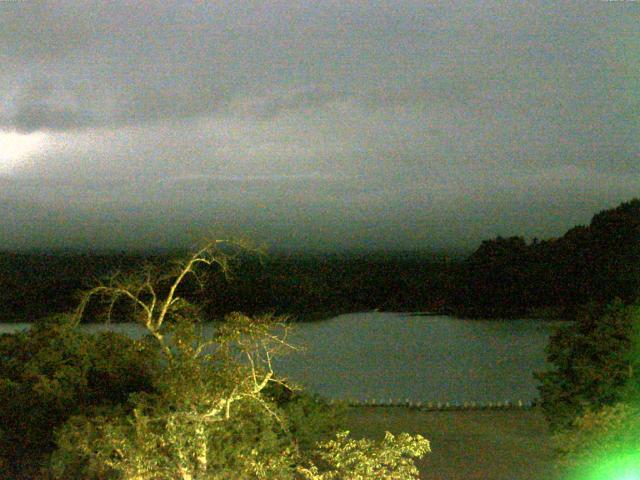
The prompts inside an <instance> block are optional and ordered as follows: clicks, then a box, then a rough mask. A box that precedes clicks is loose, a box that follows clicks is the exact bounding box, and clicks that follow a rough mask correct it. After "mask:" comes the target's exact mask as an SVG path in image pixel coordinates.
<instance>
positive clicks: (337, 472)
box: [298, 431, 431, 480]
mask: <svg viewBox="0 0 640 480" xmlns="http://www.w3.org/2000/svg"><path fill="white" fill-rule="evenodd" d="M429 451H431V450H430V446H429V441H428V440H426V439H425V438H423V437H422V436H420V435H416V436H414V437H412V436H411V435H409V434H406V433H403V434H400V435H399V436H398V437H395V436H394V435H392V434H391V433H389V432H387V434H386V435H385V438H384V440H382V442H373V441H371V440H368V439H361V440H353V439H350V438H349V432H348V431H344V432H340V433H338V434H337V435H336V438H335V439H333V440H329V441H327V442H324V443H322V444H320V446H319V450H318V453H317V456H318V457H319V459H320V462H322V464H323V465H324V466H325V468H324V471H320V469H318V467H317V466H315V465H311V466H310V467H309V468H305V467H298V472H299V473H301V474H302V475H303V478H304V479H305V480H367V479H374V478H376V479H380V480H405V479H410V478H418V474H419V472H418V469H417V468H416V466H415V464H414V462H413V460H414V459H419V458H421V457H422V456H424V455H425V454H426V453H428V452H429Z"/></svg>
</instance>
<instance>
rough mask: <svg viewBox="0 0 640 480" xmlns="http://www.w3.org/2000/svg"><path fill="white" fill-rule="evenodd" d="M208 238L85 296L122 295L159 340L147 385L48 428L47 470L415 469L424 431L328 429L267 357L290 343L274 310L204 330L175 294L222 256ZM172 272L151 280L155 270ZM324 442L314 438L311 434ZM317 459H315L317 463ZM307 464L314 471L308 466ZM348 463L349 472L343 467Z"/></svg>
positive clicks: (155, 473) (175, 474) (284, 475)
mask: <svg viewBox="0 0 640 480" xmlns="http://www.w3.org/2000/svg"><path fill="white" fill-rule="evenodd" d="M216 245H217V244H211V245H209V246H206V247H205V248H204V249H202V250H200V251H198V252H196V254H194V255H193V256H192V257H191V258H190V259H188V260H186V261H185V262H183V263H181V264H178V266H177V268H176V269H175V270H174V271H173V272H170V273H169V274H168V275H166V276H158V277H153V276H152V275H150V273H149V271H148V270H145V271H143V272H141V274H140V276H137V277H136V276H135V275H133V276H127V277H122V276H115V277H112V278H110V279H109V281H108V282H107V283H104V284H101V285H98V286H97V287H95V288H93V289H92V290H90V291H89V292H88V293H87V295H86V297H85V298H84V299H83V301H82V303H81V304H80V307H79V309H78V311H77V319H78V320H79V319H80V318H81V317H82V315H83V313H84V312H85V311H86V308H87V307H88V306H89V304H90V302H91V300H92V298H94V297H99V298H102V299H103V300H106V304H107V305H108V309H109V310H111V308H112V307H113V306H114V305H115V302H116V301H118V300H119V299H125V300H128V301H130V302H131V303H132V304H133V305H134V306H135V309H134V310H133V312H134V313H135V314H136V315H135V317H134V318H136V319H137V321H138V322H139V323H141V324H142V325H144V327H145V328H146V329H147V330H148V331H149V333H150V334H151V337H152V338H153V340H154V342H155V343H156V344H157V345H158V348H157V349H156V350H155V353H156V355H157V361H156V362H155V364H154V365H155V369H154V372H153V378H152V380H153V382H152V387H153V388H152V389H150V390H149V391H139V392H135V393H132V394H131V395H130V396H129V398H128V401H127V403H126V404H125V405H121V406H116V407H115V408H112V409H103V410H100V411H98V410H95V411H94V412H91V413H90V414H84V413H81V414H80V415H76V416H73V417H71V418H70V419H69V420H68V421H67V422H66V423H65V424H64V425H63V426H62V427H61V428H59V429H58V431H57V434H56V444H57V447H58V448H57V449H56V451H55V452H54V453H53V455H52V456H51V463H50V464H51V468H50V470H49V473H50V475H51V477H52V478H54V479H74V478H78V479H80V478H82V479H87V480H116V479H117V480H163V479H166V480H174V479H182V480H195V479H220V480H222V479H273V478H278V479H283V480H286V479H297V478H318V479H324V478H327V479H328V478H354V479H374V478H375V479H378V478H389V479H391V478H407V479H409V478H415V477H416V475H417V469H416V468H415V466H414V465H413V459H415V458H419V457H421V456H422V455H424V454H425V453H426V452H427V451H428V442H427V441H426V440H424V439H422V438H421V437H415V438H413V437H410V436H409V435H402V436H400V437H399V438H398V439H395V438H394V437H393V436H389V435H388V436H387V438H385V440H384V441H383V442H381V443H376V442H370V441H366V440H363V441H358V442H354V441H351V440H349V439H347V437H346V434H340V435H338V437H337V438H336V440H335V441H331V440H328V438H329V435H330V433H333V431H334V423H335V416H333V415H332V413H333V412H332V411H331V409H329V408H328V407H327V406H322V405H321V404H320V403H319V402H317V401H316V400H314V399H313V398H311V397H308V396H304V395H300V394H297V392H296V391H295V388H294V387H292V386H291V385H289V384H288V383H287V382H286V381H285V380H284V379H282V378H279V377H278V376H277V375H276V373H275V372H274V370H273V368H272V358H273V356H274V355H277V354H280V353H281V352H282V351H283V350H286V349H288V348H292V347H291V346H290V345H289V344H288V343H287V340H286V339H287V331H288V327H287V325H286V324H284V323H283V322H282V321H281V319H280V318H277V317H273V316H269V315H267V316H262V317H257V318H249V317H247V316H245V315H242V314H238V313H236V314H232V315H229V316H227V317H226V319H225V321H224V322H222V323H221V324H219V325H217V328H215V329H214V330H213V333H212V335H211V337H210V338H208V337H205V336H204V330H203V329H201V328H200V325H201V324H200V321H199V318H198V316H197V314H198V312H199V310H198V309H197V308H193V306H192V305H191V304H190V303H189V302H188V301H187V300H186V299H185V298H184V297H182V296H180V291H181V290H180V288H179V287H180V286H181V283H182V281H183V280H184V279H186V278H187V277H188V276H193V277H195V278H196V279H197V278H199V276H198V272H196V269H195V268H196V266H198V265H209V266H210V265H214V264H217V265H219V266H220V267H221V268H222V269H223V270H224V269H225V267H226V257H225V254H224V253H221V252H219V251H218V250H217V249H216V248H215V247H216ZM159 279H162V281H168V284H167V288H164V289H161V288H159V285H158V281H160V280H159ZM318 441H320V442H321V443H320V444H319V446H317V442H318ZM314 461H320V462H321V463H320V466H319V467H318V466H316V465H315V463H314ZM309 475H313V476H312V477H309ZM345 475H346V476H345Z"/></svg>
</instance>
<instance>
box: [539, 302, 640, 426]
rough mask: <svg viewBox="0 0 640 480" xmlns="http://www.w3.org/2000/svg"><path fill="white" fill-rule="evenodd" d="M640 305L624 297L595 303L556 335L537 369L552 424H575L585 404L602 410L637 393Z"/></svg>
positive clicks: (586, 406) (547, 414)
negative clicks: (545, 364)
mask: <svg viewBox="0 0 640 480" xmlns="http://www.w3.org/2000/svg"><path fill="white" fill-rule="evenodd" d="M639 324H640V309H639V308H638V307H633V306H626V305H624V304H623V303H622V302H620V301H616V302H613V303H612V304H611V305H609V306H607V307H605V308H603V307H598V306H594V305H592V306H591V307H590V308H587V309H584V310H583V311H582V312H581V314H580V315H579V316H578V319H577V320H576V321H575V322H574V323H572V324H570V325H566V326H563V327H561V328H560V329H559V330H558V331H557V332H556V333H555V334H554V335H552V337H551V339H550V342H549V345H548V347H547V359H548V360H549V362H550V363H551V364H553V367H554V368H553V369H552V370H549V371H546V372H542V373H537V374H536V377H537V378H538V379H539V380H540V382H541V385H540V387H539V391H540V396H541V400H542V408H543V410H544V412H545V415H546V417H547V420H548V421H549V424H550V425H551V427H552V428H553V429H556V430H557V429H563V428H568V427H570V426H571V424H572V422H573V420H574V419H575V418H577V417H579V416H580V415H582V414H583V413H584V412H585V411H587V409H591V410H598V409H599V408H601V407H603V406H605V405H613V404H614V403H616V402H618V401H620V400H623V399H625V398H628V397H629V396H632V395H634V393H632V392H633V391H637V385H638V383H639V377H638V374H639V372H640V371H639V370H638V368H634V366H635V365H637V362H638V355H637V353H638V352H637V342H636V338H637V335H636V332H637V327H638V325H639Z"/></svg>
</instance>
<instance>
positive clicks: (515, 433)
mask: <svg viewBox="0 0 640 480" xmlns="http://www.w3.org/2000/svg"><path fill="white" fill-rule="evenodd" d="M347 427H348V428H349V430H351V432H352V433H353V435H354V436H356V437H369V438H381V437H382V436H383V435H384V432H385V431H386V430H388V431H390V432H392V433H394V434H396V433H401V432H409V433H412V434H417V433H419V434H421V435H423V436H425V437H426V438H428V439H429V440H430V441H431V449H432V452H431V453H430V454H428V455H427V456H426V457H425V458H424V459H423V460H422V461H420V462H419V466H420V472H421V477H420V478H422V479H423V480H427V479H428V480H432V479H433V480H556V479H557V476H555V475H554V469H553V452H552V449H551V446H550V440H551V436H550V434H549V431H548V429H547V427H546V424H545V421H544V418H543V417H542V413H541V412H540V411H539V410H537V409H533V410H466V411H422V410H416V409H409V408H402V407H400V408H399V407H392V408H385V407H350V408H349V409H348V415H347Z"/></svg>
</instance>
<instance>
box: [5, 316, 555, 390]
mask: <svg viewBox="0 0 640 480" xmlns="http://www.w3.org/2000/svg"><path fill="white" fill-rule="evenodd" d="M559 324H560V322H545V321H539V320H511V321H498V320H466V319H457V318H452V317H447V316H412V315H411V314H407V313H382V312H366V313H354V314H348V315H340V316H338V317H335V318H332V319H330V320H325V321H319V322H313V323H300V324H296V325H295V328H294V331H293V332H292V334H291V337H290V338H291V343H293V344H295V345H297V346H300V347H302V348H303V349H304V351H300V352H292V353H290V354H288V355H287V356H286V357H282V358H280V359H278V360H277V361H275V362H274V364H275V368H276V370H277V371H278V372H279V373H280V374H281V375H285V376H287V377H288V378H289V379H291V380H293V381H295V382H297V383H300V384H302V385H304V386H306V387H307V388H308V389H309V390H310V391H313V392H316V393H319V394H321V395H323V396H326V397H329V398H333V399H354V400H357V401H365V400H368V401H371V400H376V401H378V402H379V401H381V400H384V401H385V402H388V401H389V400H392V401H394V402H397V401H405V400H409V401H411V402H414V403H415V402H424V403H427V402H442V403H445V402H450V403H464V402H477V403H488V402H498V401H499V402H504V401H506V400H510V401H513V402H517V401H518V400H522V401H523V402H525V403H528V402H531V401H533V400H534V399H536V398H537V390H536V381H535V379H534V378H533V376H532V374H533V372H534V371H539V370H542V369H544V368H546V366H547V365H546V363H545V355H544V348H545V346H546V345H547V342H548V340H549V335H550V333H551V332H552V331H553V329H554V327H555V326H556V325H559ZM21 328H28V324H0V333H3V332H8V331H15V330H16V329H21ZM85 328H86V329H87V330H89V331H100V330H105V329H109V330H114V331H120V332H123V333H127V334H130V335H132V336H139V335H140V334H142V333H143V330H142V329H141V328H140V327H138V326H137V325H131V324H119V325H113V324H112V325H99V324H90V325H86V326H85Z"/></svg>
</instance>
